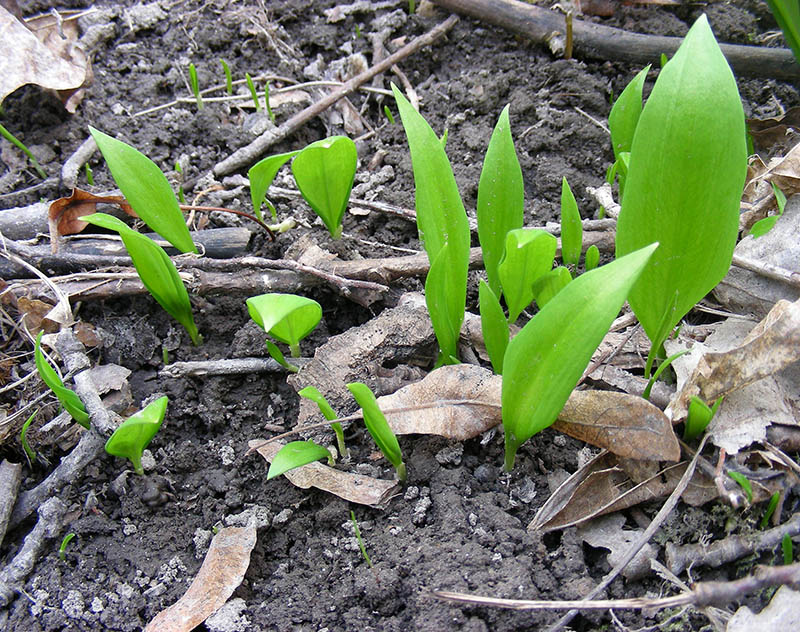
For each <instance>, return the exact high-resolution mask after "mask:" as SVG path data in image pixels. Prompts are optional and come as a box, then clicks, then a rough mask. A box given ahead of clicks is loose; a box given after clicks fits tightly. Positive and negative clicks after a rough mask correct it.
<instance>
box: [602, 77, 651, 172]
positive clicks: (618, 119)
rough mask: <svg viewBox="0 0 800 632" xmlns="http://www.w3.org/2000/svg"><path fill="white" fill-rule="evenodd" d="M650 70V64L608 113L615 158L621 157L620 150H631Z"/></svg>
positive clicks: (623, 92) (628, 86)
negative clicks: (643, 91)
mask: <svg viewBox="0 0 800 632" xmlns="http://www.w3.org/2000/svg"><path fill="white" fill-rule="evenodd" d="M648 72H650V64H648V65H647V66H645V67H644V69H642V70H640V71H639V72H638V73H637V74H636V76H635V77H634V78H633V79H631V81H630V83H629V84H628V85H627V86H625V89H624V90H623V91H622V94H620V95H619V98H617V100H616V101H615V102H614V107H612V108H611V112H610V113H609V115H608V129H609V131H610V132H611V147H612V149H613V150H614V158H615V159H616V158H619V154H620V152H629V151H630V150H631V145H632V144H633V135H634V132H635V131H636V125H637V124H638V122H639V116H641V114H642V90H643V88H644V82H645V79H647V73H648Z"/></svg>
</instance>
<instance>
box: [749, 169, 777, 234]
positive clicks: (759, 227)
mask: <svg viewBox="0 0 800 632" xmlns="http://www.w3.org/2000/svg"><path fill="white" fill-rule="evenodd" d="M770 184H771V185H772V191H773V193H775V202H776V203H777V205H778V214H777V215H770V216H769V217H765V218H764V219H760V220H758V221H757V222H756V223H755V224H753V225H752V226H751V227H750V234H751V235H752V236H753V237H754V238H758V237H763V236H764V235H766V234H767V233H768V232H769V231H771V230H772V229H773V227H774V226H775V223H776V222H777V221H778V220H779V219H780V218H781V216H782V215H783V210H784V209H785V208H786V196H785V195H784V194H783V191H781V190H780V189H779V188H778V187H777V186H775V183H774V182H770Z"/></svg>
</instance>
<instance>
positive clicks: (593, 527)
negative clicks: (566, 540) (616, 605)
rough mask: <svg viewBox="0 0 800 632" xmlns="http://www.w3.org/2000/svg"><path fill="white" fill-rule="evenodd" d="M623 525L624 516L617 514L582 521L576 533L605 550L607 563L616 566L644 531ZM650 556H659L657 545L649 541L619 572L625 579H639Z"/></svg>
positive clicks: (648, 566) (582, 538)
mask: <svg viewBox="0 0 800 632" xmlns="http://www.w3.org/2000/svg"><path fill="white" fill-rule="evenodd" d="M624 526H625V516H623V515H622V514H619V513H618V514H613V515H611V516H603V517H601V518H596V519H594V520H590V521H589V522H587V523H585V524H581V525H580V526H579V527H578V529H577V532H578V537H579V538H580V539H581V540H583V541H584V542H586V543H587V544H589V545H590V546H593V547H595V548H596V549H597V548H601V549H608V551H609V553H608V558H607V559H608V563H609V565H610V566H611V567H612V568H615V567H616V566H617V565H618V564H619V563H620V562H621V561H622V559H623V557H624V556H625V555H627V553H628V551H629V550H630V548H631V546H632V545H633V543H634V542H636V541H637V540H638V539H639V536H641V535H642V533H643V530H642V529H623V527H624ZM651 557H653V558H657V557H658V547H657V546H655V545H653V544H651V543H650V542H648V543H647V544H645V545H644V546H643V547H642V548H641V550H640V551H639V552H638V553H637V554H636V556H635V557H634V558H633V560H631V562H630V564H628V565H627V566H626V567H625V570H623V571H622V574H623V576H624V577H625V579H630V580H632V579H641V578H642V577H646V576H647V575H649V574H650V558H651Z"/></svg>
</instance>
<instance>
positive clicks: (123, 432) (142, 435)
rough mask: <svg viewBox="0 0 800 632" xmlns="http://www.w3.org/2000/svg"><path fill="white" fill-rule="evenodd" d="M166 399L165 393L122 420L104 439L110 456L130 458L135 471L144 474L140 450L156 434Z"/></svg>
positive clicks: (164, 411)
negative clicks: (106, 438) (106, 439)
mask: <svg viewBox="0 0 800 632" xmlns="http://www.w3.org/2000/svg"><path fill="white" fill-rule="evenodd" d="M167 401H168V400H167V397H166V395H165V396H164V397H159V398H158V399H157V400H155V401H153V402H151V403H150V404H148V405H147V406H145V407H144V408H143V409H142V410H140V411H139V412H138V413H136V414H135V415H133V416H131V417H128V418H127V419H126V420H125V421H123V422H122V423H121V424H120V426H119V428H117V429H116V430H115V431H114V433H113V434H112V435H111V436H110V437H109V438H108V441H106V452H108V453H109V454H110V455H111V456H118V457H120V458H123V459H130V461H131V463H133V468H134V469H135V470H136V473H137V474H144V470H143V469H142V452H144V449H145V448H146V447H147V446H148V444H149V443H150V442H151V441H152V440H153V437H155V436H156V433H157V432H158V430H159V428H161V424H162V423H163V422H164V414H165V413H166V412H167Z"/></svg>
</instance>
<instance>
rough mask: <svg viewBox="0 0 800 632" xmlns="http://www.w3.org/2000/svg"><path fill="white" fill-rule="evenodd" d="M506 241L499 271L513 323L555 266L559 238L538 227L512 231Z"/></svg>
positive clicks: (509, 317) (510, 320)
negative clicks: (539, 283)
mask: <svg viewBox="0 0 800 632" xmlns="http://www.w3.org/2000/svg"><path fill="white" fill-rule="evenodd" d="M579 225H580V224H579ZM505 244H506V245H505V255H504V256H503V259H502V260H501V261H500V265H499V266H498V267H497V272H498V276H499V278H500V283H501V285H502V287H503V295H504V296H505V297H506V305H508V322H509V323H513V322H514V321H516V320H517V318H519V315H520V314H521V313H522V310H523V309H525V308H526V307H527V306H528V305H530V304H531V302H532V301H533V284H534V283H535V282H536V280H537V279H539V278H540V277H542V276H544V275H545V274H547V273H548V272H549V271H550V270H551V269H552V267H553V258H554V257H555V256H556V248H557V246H558V241H557V240H556V238H555V237H553V235H551V234H550V233H548V232H546V231H543V230H539V229H537V228H517V229H514V230H511V231H509V232H508V234H507V235H506V239H505ZM578 252H580V247H579V249H578Z"/></svg>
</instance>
